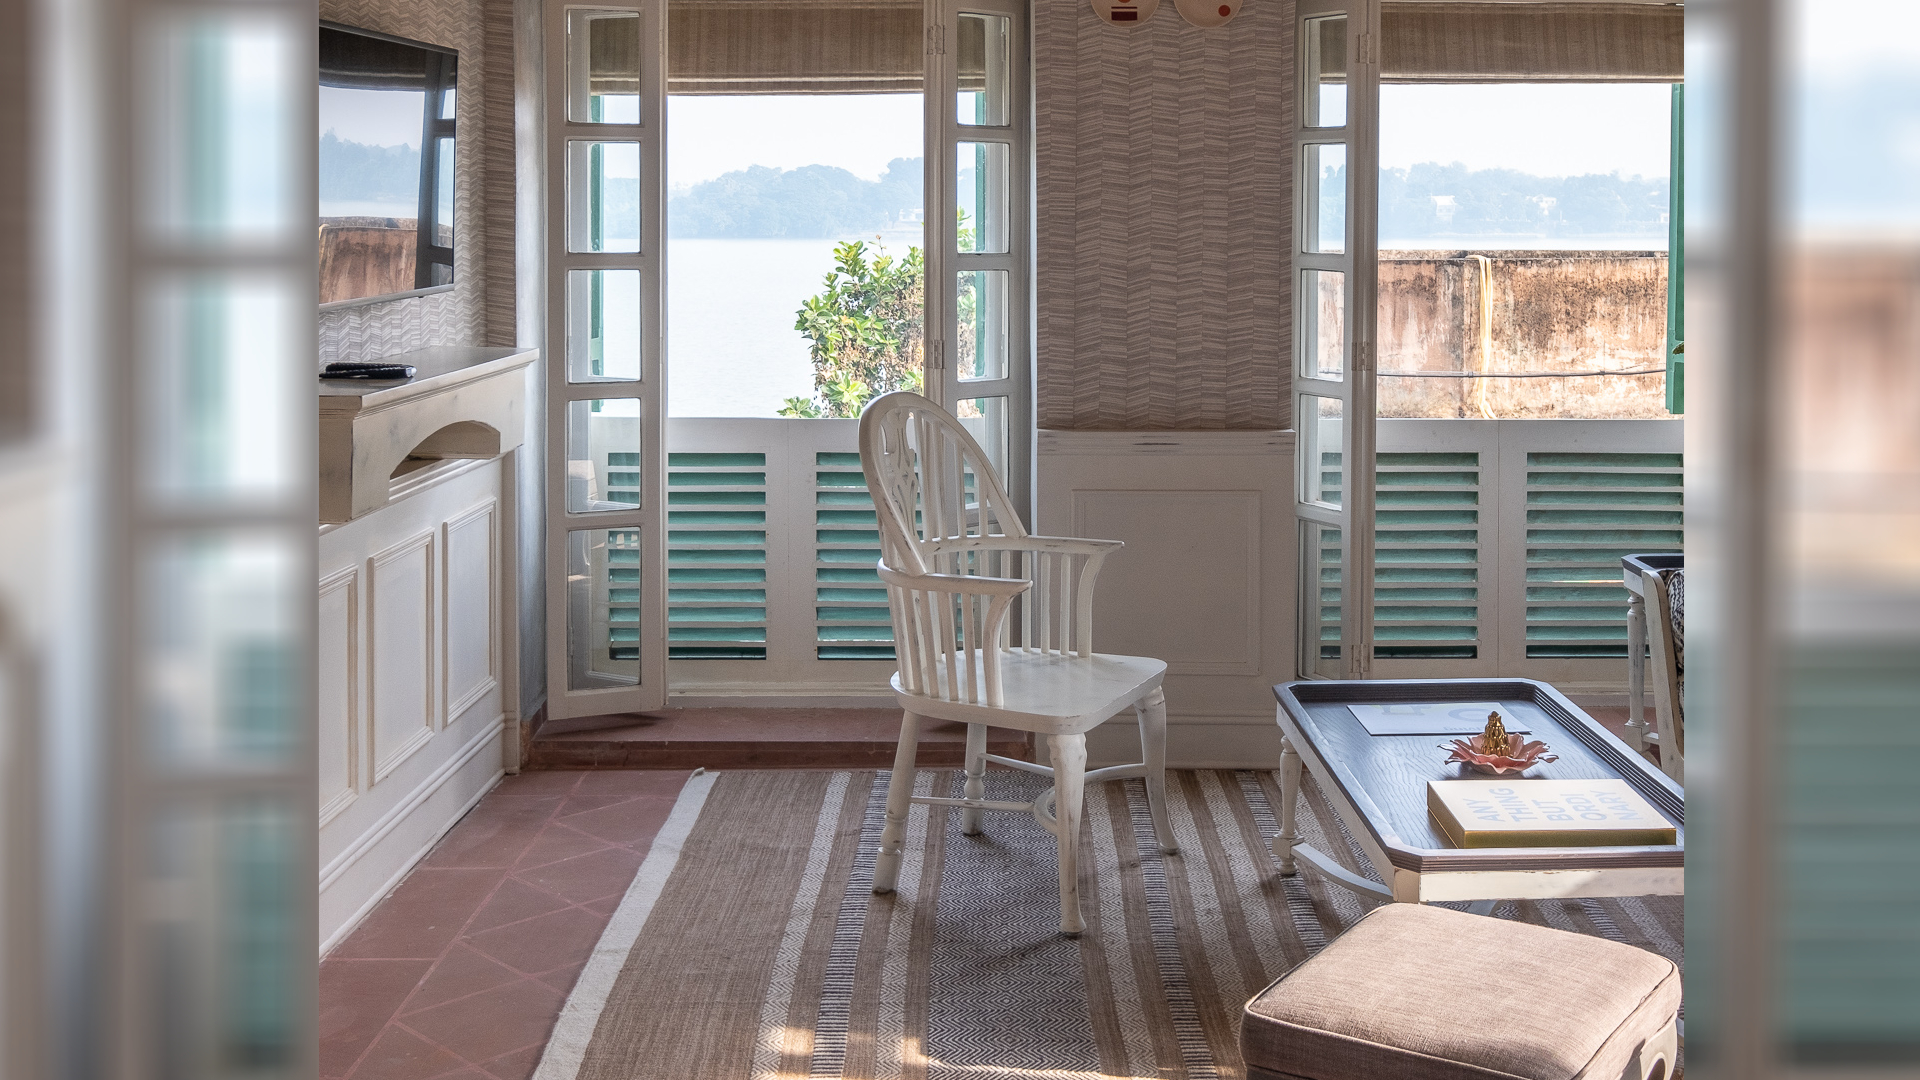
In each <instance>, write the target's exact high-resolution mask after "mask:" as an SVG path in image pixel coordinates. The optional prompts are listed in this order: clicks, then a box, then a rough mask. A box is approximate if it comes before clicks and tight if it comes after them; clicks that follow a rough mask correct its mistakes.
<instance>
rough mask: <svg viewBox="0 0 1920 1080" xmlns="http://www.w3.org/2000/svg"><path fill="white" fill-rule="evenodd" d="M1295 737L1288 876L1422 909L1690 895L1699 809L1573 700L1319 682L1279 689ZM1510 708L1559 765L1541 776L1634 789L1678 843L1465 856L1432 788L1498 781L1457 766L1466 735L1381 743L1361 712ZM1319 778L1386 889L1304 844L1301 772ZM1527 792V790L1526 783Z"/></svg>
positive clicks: (1429, 686) (1465, 686)
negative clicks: (1438, 814)
mask: <svg viewBox="0 0 1920 1080" xmlns="http://www.w3.org/2000/svg"><path fill="white" fill-rule="evenodd" d="M1273 692H1274V696H1275V697H1276V698H1278V699H1279V708H1278V711H1277V715H1278V720H1279V724H1280V734H1281V738H1282V742H1281V753H1280V791H1281V813H1280V835H1279V836H1276V837H1274V839H1273V853H1274V855H1275V856H1277V857H1278V858H1279V860H1280V872H1281V873H1282V874H1285V875H1292V874H1294V873H1296V872H1298V869H1299V867H1300V866H1301V865H1302V864H1305V865H1306V866H1307V867H1309V868H1311V869H1312V870H1313V871H1314V872H1315V873H1317V874H1319V875H1320V876H1322V877H1324V878H1326V879H1327V880H1328V881H1331V882H1334V883H1336V884H1339V885H1342V886H1344V887H1346V888H1348V889H1351V890H1353V891H1354V892H1357V893H1362V894H1365V895H1367V896H1371V897H1375V898H1377V899H1380V900H1394V901H1401V902H1409V903H1430V902H1433V901H1448V900H1467V901H1480V902H1482V903H1481V904H1479V905H1478V909H1479V910H1491V909H1492V906H1493V902H1494V901H1496V900H1507V899H1514V900H1519V899H1544V898H1549V897H1574V896H1654V895H1669V896H1671V895H1679V894H1681V893H1682V892H1684V871H1685V863H1686V822H1685V820H1684V818H1685V811H1686V804H1685V800H1684V796H1683V793H1682V791H1681V789H1680V786H1679V785H1677V784H1675V783H1674V782H1673V781H1671V780H1669V779H1668V778H1667V777H1666V776H1665V775H1664V774H1662V773H1661V772H1660V770H1659V769H1657V768H1655V767H1654V766H1653V765H1652V764H1651V763H1650V762H1648V761H1647V760H1646V759H1645V758H1642V757H1641V756H1640V755H1638V754H1636V753H1634V752H1633V751H1632V750H1629V749H1628V748H1627V746H1626V744H1625V743H1622V742H1621V741H1620V740H1619V739H1617V738H1615V737H1614V736H1613V735H1612V734H1611V733H1610V732H1608V731H1607V730H1606V729H1605V728H1603V727H1601V726H1600V724H1599V723H1598V722H1597V721H1595V720H1594V719H1593V718H1592V717H1590V716H1588V715H1587V714H1586V713H1584V712H1582V711H1580V709H1579V708H1578V707H1577V706H1575V705H1574V704H1573V703H1572V702H1571V701H1568V700H1567V699H1566V698H1565V697H1564V696H1562V695H1561V693H1560V692H1559V691H1557V690H1555V689H1554V688H1553V687H1551V686H1549V685H1547V684H1546V683H1543V682H1537V681H1535V680H1532V679H1404V680H1369V681H1327V680H1309V681H1303V682H1290V683H1282V684H1280V685H1279V686H1276V687H1274V688H1273ZM1479 701H1487V702H1498V703H1500V705H1501V712H1502V713H1503V715H1506V716H1510V717H1513V718H1515V719H1517V720H1519V721H1521V722H1522V723H1523V724H1525V725H1526V726H1527V727H1530V728H1531V729H1532V734H1530V735H1529V736H1528V738H1530V739H1540V740H1543V741H1545V742H1546V743H1547V744H1548V745H1549V746H1550V747H1551V748H1552V751H1553V753H1556V754H1558V755H1559V756H1560V760H1558V761H1556V762H1553V763H1551V764H1546V765H1540V766H1536V767H1535V768H1533V769H1532V770H1530V771H1529V772H1528V773H1527V776H1528V777H1529V778H1540V779H1549V780H1594V779H1615V778H1617V779H1622V780H1625V781H1627V782H1628V783H1629V784H1631V785H1632V786H1633V788H1634V789H1635V790H1636V791H1638V792H1639V793H1640V795H1641V797H1643V798H1645V799H1646V800H1647V801H1648V802H1649V803H1652V804H1653V806H1654V808H1655V809H1657V810H1659V811H1660V813H1661V814H1663V815H1665V816H1666V818H1667V819H1668V820H1669V821H1671V822H1672V823H1673V825H1674V826H1675V829H1676V832H1677V834H1678V835H1677V837H1676V839H1677V840H1678V842H1677V843H1674V844H1663V845H1639V846H1632V847H1513V848H1459V847H1454V846H1453V845H1452V844H1451V843H1450V842H1449V841H1448V840H1447V838H1446V836H1445V835H1444V834H1443V833H1441V832H1440V829H1439V827H1438V826H1437V825H1435V824H1434V823H1433V820H1432V818H1430V817H1429V816H1428V813H1427V791H1426V786H1427V781H1429V780H1454V779H1486V777H1483V776H1481V775H1480V774H1478V773H1472V772H1466V771H1463V770H1464V769H1465V767H1464V766H1461V765H1448V764H1444V763H1443V762H1444V761H1445V758H1446V752H1445V751H1444V750H1442V749H1440V744H1442V743H1444V742H1446V741H1447V739H1448V738H1450V737H1454V736H1443V735H1370V734H1368V733H1367V729H1366V728H1365V727H1364V726H1363V725H1362V724H1361V723H1360V721H1359V720H1357V719H1355V717H1354V715H1353V713H1352V712H1351V711H1350V710H1349V709H1348V708H1347V706H1348V705H1361V704H1407V703H1426V702H1434V703H1444V702H1479ZM1302 768H1305V769H1306V770H1307V771H1308V772H1310V773H1312V774H1313V778H1314V781H1315V782H1316V783H1318V784H1319V785H1320V790H1321V791H1322V792H1324V793H1326V796H1327V800H1328V802H1329V803H1331V804H1332V806H1333V808H1334V810H1335V811H1336V812H1338V813H1339V815H1340V819H1341V821H1343V822H1345V823H1346V826H1347V831H1348V832H1349V833H1351V834H1352V836H1353V839H1354V840H1355V841H1356V842H1357V843H1358V844H1359V846H1360V850H1361V851H1363V852H1365V853H1366V855H1367V858H1369V859H1371V860H1372V861H1373V865H1374V868H1375V869H1376V870H1377V871H1378V872H1379V873H1380V875H1381V877H1382V879H1383V880H1384V881H1385V882H1386V884H1385V885H1382V884H1380V883H1378V882H1374V881H1369V880H1368V879H1366V878H1364V877H1362V876H1360V875H1359V874H1356V873H1354V872H1353V871H1351V870H1349V869H1347V868H1346V867H1344V866H1342V865H1340V863H1339V862H1338V861H1336V860H1335V859H1334V858H1333V857H1332V856H1330V855H1328V854H1327V853H1326V852H1323V851H1319V850H1317V849H1315V848H1314V847H1312V846H1311V845H1308V844H1303V843H1301V842H1300V834H1299V828H1298V824H1297V817H1296V814H1297V805H1296V804H1297V803H1298V802H1299V795H1300V772H1301V769H1302ZM1519 782H1521V783H1524V782H1525V781H1519Z"/></svg>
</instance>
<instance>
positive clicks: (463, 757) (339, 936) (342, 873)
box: [319, 723, 506, 956]
mask: <svg viewBox="0 0 1920 1080" xmlns="http://www.w3.org/2000/svg"><path fill="white" fill-rule="evenodd" d="M501 738H502V731H501V728H500V726H499V725H498V724H497V723H496V724H490V725H487V726H486V727H485V728H483V729H482V730H481V731H480V732H479V733H478V734H477V735H475V736H474V738H473V739H472V740H470V741H469V742H468V743H467V745H466V746H464V747H462V748H461V749H460V751H459V752H458V753H456V754H455V755H454V756H453V757H451V758H449V759H448V760H447V761H446V762H445V763H444V764H442V765H441V766H440V767H439V768H438V769H435V770H434V772H433V774H432V775H431V776H429V777H428V778H427V779H426V780H425V781H423V782H422V783H421V784H420V786H418V787H416V788H415V789H414V790H413V791H412V792H409V793H408V795H407V797H406V799H404V800H402V801H401V802H400V803H399V804H398V805H396V806H395V807H394V808H393V809H391V810H389V811H388V812H387V813H386V814H384V815H382V816H381V818H380V820H379V822H378V823H377V824H375V826H374V827H373V828H371V829H368V830H367V831H366V832H365V833H363V834H362V835H361V836H360V837H359V838H358V839H357V840H355V841H354V843H353V844H352V845H351V846H350V847H348V848H347V850H345V851H343V852H341V853H340V855H338V856H337V857H335V858H334V859H333V861H331V862H330V863H328V864H327V865H326V866H325V867H324V868H322V870H321V874H320V888H319V891H320V892H321V893H325V892H326V891H327V889H328V888H330V887H331V886H333V885H335V884H337V883H339V882H340V880H341V879H342V878H344V877H346V876H347V874H348V873H349V872H350V871H351V870H352V869H353V868H354V866H355V865H356V864H358V863H359V862H360V861H362V860H363V859H365V858H366V857H367V856H368V855H370V854H371V853H372V852H373V851H374V850H375V849H376V848H378V847H379V846H380V844H381V842H382V841H384V840H385V839H386V838H387V837H388V836H390V835H392V834H393V833H394V832H395V831H396V830H398V829H399V828H400V826H401V825H402V824H404V823H406V822H407V821H408V819H409V818H410V817H412V815H413V814H414V813H415V812H416V811H418V810H419V809H421V808H422V807H423V806H425V805H426V804H427V803H428V802H430V801H431V800H432V798H433V796H434V795H436V794H438V793H439V792H440V790H441V789H442V788H444V787H446V785H447V784H448V782H449V781H451V780H452V779H453V778H454V777H456V776H458V775H460V772H461V770H462V769H463V768H464V767H465V766H466V765H467V764H468V763H470V762H472V761H473V760H474V759H475V758H476V757H478V756H479V755H480V753H481V751H483V750H485V749H486V748H487V747H488V746H494V747H498V746H499V745H500V743H499V740H500V739H501ZM505 775H506V769H505V767H504V765H502V764H500V763H498V762H496V764H495V765H494V768H493V770H492V773H491V775H490V776H488V777H487V778H486V779H485V780H484V781H482V782H481V783H480V784H479V786H478V790H477V791H476V792H475V793H474V794H473V795H472V796H470V797H469V798H467V799H465V800H463V801H462V802H461V803H460V805H459V806H457V807H455V808H453V810H452V811H451V812H449V813H448V814H447V815H446V816H445V817H444V818H442V819H441V820H439V821H435V822H432V823H431V827H430V828H429V830H428V832H427V835H426V838H425V839H424V841H422V842H421V843H419V844H418V845H416V846H415V848H414V850H412V851H410V852H408V853H407V854H406V855H405V856H404V857H403V858H402V859H401V860H400V861H399V864H398V867H397V868H396V869H395V870H394V871H393V872H392V873H391V874H389V875H388V877H387V879H386V880H385V881H384V882H383V883H381V885H380V886H379V887H378V888H375V889H371V890H368V892H369V895H368V896H367V897H366V899H364V900H362V901H361V903H359V904H358V905H357V906H356V907H355V908H354V910H353V912H352V913H351V914H349V915H348V916H347V917H346V918H345V919H343V920H341V922H340V925H338V926H337V927H335V928H334V929H333V930H332V931H330V932H325V937H324V938H323V939H322V941H321V943H320V955H321V956H325V955H326V954H327V953H328V952H330V951H331V950H332V949H333V947H334V946H336V945H338V944H339V943H340V942H341V941H343V940H345V938H346V937H347V935H348V934H351V933H352V932H353V930H354V928H355V927H357V926H359V925H360V923H361V921H362V920H364V919H365V918H366V917H367V915H368V913H369V912H371V911H372V910H373V909H374V907H375V906H376V905H378V904H379V903H380V901H382V900H384V899H386V897H387V895H388V894H389V893H391V892H392V891H393V890H394V889H395V888H396V887H398V886H399V884H400V883H401V882H402V881H403V880H405V879H406V876H407V874H409V873H410V872H412V870H413V868H414V866H416V865H417V864H418V863H419V862H420V860H421V859H423V858H425V857H426V855H427V853H428V852H429V851H432V850H433V847H434V845H435V844H438V843H439V842H440V839H441V837H443V836H445V835H446V834H447V831H448V830H450V829H452V828H453V827H454V825H456V824H458V823H459V821H460V819H461V818H463V817H465V816H466V815H467V812H468V811H470V810H472V809H473V808H474V806H475V805H477V804H478V803H479V802H480V800H481V799H482V798H485V797H486V794H487V792H489V791H492V790H493V788H494V786H495V785H496V784H498V783H499V782H500V779H501V777H503V776H505Z"/></svg>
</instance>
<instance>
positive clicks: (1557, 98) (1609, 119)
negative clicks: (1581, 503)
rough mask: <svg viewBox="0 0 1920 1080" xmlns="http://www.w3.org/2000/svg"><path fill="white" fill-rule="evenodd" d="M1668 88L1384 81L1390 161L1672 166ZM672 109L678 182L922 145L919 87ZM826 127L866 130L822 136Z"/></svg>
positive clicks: (875, 158)
mask: <svg viewBox="0 0 1920 1080" xmlns="http://www.w3.org/2000/svg"><path fill="white" fill-rule="evenodd" d="M1669 93H1670V92H1669V90H1668V88H1667V87H1666V86H1665V85H1663V84H1620V85H1612V86H1591V85H1588V86H1550V85H1538V84H1536V85H1532V86H1514V85H1506V86H1385V87H1382V88H1381V131H1380V147H1381V150H1380V160H1381V164H1383V165H1386V166H1390V167H1401V168H1404V167H1405V166H1408V165H1411V164H1413V163H1415V162H1420V161H1437V162H1440V163H1442V164H1447V163H1451V162H1455V161H1458V162H1461V163H1463V164H1465V165H1467V166H1468V167H1470V168H1475V169H1488V168H1514V169H1521V170H1524V171H1526V172H1532V173H1538V174H1540V175H1544V176H1571V175H1579V174H1581V173H1589V172H1597V173H1607V172H1615V171H1618V172H1622V173H1626V174H1629V175H1631V174H1634V173H1638V174H1640V175H1642V176H1665V175H1666V174H1667V110H1668V102H1669ZM667 110H668V111H667V153H668V168H669V170H670V171H671V176H669V177H668V180H669V182H670V183H672V184H674V185H676V186H678V185H685V184H697V183H699V182H700V181H702V180H711V179H713V178H714V177H716V176H719V175H720V174H722V173H726V172H732V171H734V170H736V169H744V168H746V167H747V166H749V165H769V166H774V167H776V168H782V169H792V168H797V167H799V166H801V165H837V166H839V167H840V168H843V169H846V170H847V171H849V172H851V173H853V174H854V175H856V176H859V177H861V178H863V179H867V180H876V179H879V177H880V174H881V173H882V172H884V171H885V170H886V167H887V162H889V161H891V160H893V159H894V158H899V157H919V156H920V155H921V153H922V152H923V151H922V148H921V139H920V129H921V103H920V97H919V96H918V95H916V94H871V95H857V96H856V95H846V96H840V95H820V96H801V97H771V98H756V97H678V96H676V97H672V98H669V99H668V100H667ZM823 128H824V129H825V130H831V131H844V132H853V133H857V135H858V137H857V138H843V139H822V138H820V137H819V132H820V131H821V130H822V129H823Z"/></svg>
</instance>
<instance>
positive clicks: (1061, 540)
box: [927, 536, 1126, 557]
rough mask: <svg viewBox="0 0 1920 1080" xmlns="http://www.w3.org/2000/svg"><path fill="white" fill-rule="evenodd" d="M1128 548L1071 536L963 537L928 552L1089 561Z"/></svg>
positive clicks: (931, 546) (939, 543)
mask: <svg viewBox="0 0 1920 1080" xmlns="http://www.w3.org/2000/svg"><path fill="white" fill-rule="evenodd" d="M1123 547H1126V545H1125V544H1123V543H1121V542H1120V541H1118V540H1084V539H1081V538H1079V537H1072V536H963V537H958V538H955V539H951V540H937V541H935V542H933V543H931V544H929V545H927V549H928V551H929V552H931V553H938V554H948V553H951V552H955V551H1034V552H1057V553H1059V554H1063V555H1086V556H1090V557H1097V556H1104V555H1110V554H1112V553H1113V552H1115V551H1118V550H1120V549H1121V548H1123Z"/></svg>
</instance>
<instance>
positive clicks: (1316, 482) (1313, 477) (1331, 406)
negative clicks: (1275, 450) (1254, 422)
mask: <svg viewBox="0 0 1920 1080" xmlns="http://www.w3.org/2000/svg"><path fill="white" fill-rule="evenodd" d="M1341 408H1342V405H1341V401H1340V399H1339V398H1333V397H1320V396H1318V395H1316V394H1302V395H1300V415H1299V416H1298V417H1296V418H1295V423H1296V424H1298V425H1299V428H1300V501H1301V502H1313V503H1320V504H1322V505H1325V506H1339V505H1340V485H1341V467H1340V463H1341V457H1340V455H1341V449H1340V436H1341V422H1340V421H1341Z"/></svg>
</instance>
